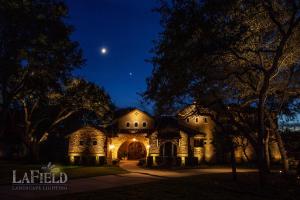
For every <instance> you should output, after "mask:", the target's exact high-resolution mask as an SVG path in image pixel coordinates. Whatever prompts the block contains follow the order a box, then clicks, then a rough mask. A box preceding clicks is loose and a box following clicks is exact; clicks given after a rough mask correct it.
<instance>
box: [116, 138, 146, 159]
mask: <svg viewBox="0 0 300 200" xmlns="http://www.w3.org/2000/svg"><path fill="white" fill-rule="evenodd" d="M146 154H147V151H146V148H145V146H144V145H143V144H142V143H141V142H137V141H136V142H128V141H126V142H124V143H123V144H122V145H121V146H120V148H119V150H118V158H119V159H128V160H138V159H141V158H145V157H146Z"/></svg>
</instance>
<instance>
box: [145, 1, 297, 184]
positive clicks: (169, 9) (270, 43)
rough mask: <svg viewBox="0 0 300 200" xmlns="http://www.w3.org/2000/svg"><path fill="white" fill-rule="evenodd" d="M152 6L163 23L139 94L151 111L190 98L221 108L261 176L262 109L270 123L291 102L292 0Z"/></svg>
mask: <svg viewBox="0 0 300 200" xmlns="http://www.w3.org/2000/svg"><path fill="white" fill-rule="evenodd" d="M158 11H159V12H160V13H161V16H162V26H163V28H164V31H163V32H162V33H161V35H160V38H159V39H158V40H157V42H156V45H155V47H154V49H153V51H154V54H155V56H154V57H153V59H152V62H153V64H154V69H153V74H152V76H151V77H150V78H149V79H148V88H147V91H146V92H145V94H144V95H145V98H146V99H150V100H153V101H154V102H155V103H156V105H157V111H159V112H162V111H166V110H172V108H174V106H175V107H176V106H182V105H183V104H190V103H192V102H195V103H196V105H198V106H199V107H200V108H201V106H205V107H208V108H210V109H211V110H212V111H214V112H215V113H217V115H218V114H219V115H225V117H227V118H229V119H230V123H231V125H232V126H235V127H236V128H238V130H239V131H240V132H242V134H246V135H247V137H248V139H249V140H250V141H251V143H252V144H253V145H254V146H255V150H256V152H257V156H258V164H259V169H260V175H261V176H260V177H261V179H260V180H261V182H263V181H264V176H263V175H264V171H265V169H266V164H265V163H266V160H267V155H266V148H265V147H266V146H267V145H268V144H267V142H266V141H267V140H268V139H267V137H268V134H267V132H268V131H267V128H269V127H270V126H269V125H270V124H271V123H269V122H268V120H271V119H270V118H268V117H266V114H267V113H269V114H270V113H271V114H272V115H273V114H274V113H275V116H273V118H272V120H273V122H275V123H277V121H276V120H277V119H278V116H279V115H280V114H281V113H282V111H283V108H285V109H289V108H290V106H289V105H291V104H293V103H295V102H298V103H299V101H297V100H296V101H295V99H298V98H299V80H300V79H299V58H300V51H299V48H298V47H299V43H300V24H299V23H300V2H299V1H296V0H294V1H293V0H292V1H288V0H278V1H277V0H276V1H260V0H251V1H249V0H247V1H245V0H230V1H227V0H226V1H224V0H209V1H187V0H176V1H171V2H170V1H162V4H161V7H160V8H159V9H158ZM274 102H275V104H277V105H284V106H279V107H277V108H276V109H274V105H275V104H274ZM278 108H279V109H278ZM199 110H201V109H199ZM253 111H255V112H254V113H253ZM271 114H270V115H271ZM273 127H274V126H273ZM277 138H278V137H277ZM278 139H280V138H278ZM282 152H283V151H282ZM282 156H283V157H284V155H282Z"/></svg>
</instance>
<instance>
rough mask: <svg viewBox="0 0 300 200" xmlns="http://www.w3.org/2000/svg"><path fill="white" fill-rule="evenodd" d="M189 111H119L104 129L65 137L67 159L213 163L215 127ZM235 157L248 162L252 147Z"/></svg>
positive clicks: (93, 161) (237, 149)
mask: <svg viewBox="0 0 300 200" xmlns="http://www.w3.org/2000/svg"><path fill="white" fill-rule="evenodd" d="M191 109H193V107H192V106H190V107H187V108H185V109H183V110H180V111H179V112H178V113H177V115H176V116H161V117H159V118H156V119H154V118H153V117H152V116H151V115H149V114H147V113H146V112H144V111H141V110H139V109H129V110H122V111H121V112H119V113H118V114H117V116H116V118H115V120H114V121H113V123H112V125H111V126H110V127H108V128H106V130H100V129H98V128H93V127H84V128H82V129H79V130H78V131H75V132H74V133H72V134H70V135H68V136H67V137H68V138H69V152H68V155H69V160H70V162H71V163H99V162H101V160H103V159H104V158H105V159H107V160H108V161H111V160H114V159H131V160H136V159H141V158H146V157H147V158H151V162H153V164H154V165H156V164H159V163H161V162H164V161H166V160H169V161H170V162H173V163H177V164H178V163H180V164H181V165H184V164H186V162H189V161H188V157H189V158H191V157H192V158H193V162H194V163H195V162H196V163H197V164H200V163H202V162H205V163H213V162H215V160H216V153H217V152H216V148H215V145H214V129H215V124H214V123H213V121H212V120H211V119H210V117H209V116H202V115H196V114H189V113H191V112H190V111H191ZM240 142H242V143H244V140H241V141H240ZM275 150H277V151H278V149H275ZM245 154H247V155H246V156H245ZM277 154H278V152H277ZM277 154H276V155H277ZM235 157H236V160H237V161H238V162H242V161H251V160H252V159H253V158H254V151H253V148H252V147H251V145H250V144H247V146H246V147H245V148H244V149H242V148H236V150H235ZM276 159H277V160H278V159H280V157H278V156H277V157H276Z"/></svg>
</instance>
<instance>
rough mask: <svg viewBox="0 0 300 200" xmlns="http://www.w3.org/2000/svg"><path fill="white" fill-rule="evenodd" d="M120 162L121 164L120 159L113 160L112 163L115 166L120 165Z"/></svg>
mask: <svg viewBox="0 0 300 200" xmlns="http://www.w3.org/2000/svg"><path fill="white" fill-rule="evenodd" d="M119 164H120V160H119V159H114V160H112V165H113V166H119Z"/></svg>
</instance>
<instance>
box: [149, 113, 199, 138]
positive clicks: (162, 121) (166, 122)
mask: <svg viewBox="0 0 300 200" xmlns="http://www.w3.org/2000/svg"><path fill="white" fill-rule="evenodd" d="M155 127H156V129H157V131H158V136H159V137H161V138H176V137H180V131H184V132H186V133H187V134H189V135H195V134H203V135H205V133H201V132H199V131H198V130H195V129H192V128H189V127H187V126H184V125H183V124H181V123H179V120H178V118H176V117H175V116H161V117H159V118H157V120H156V124H155Z"/></svg>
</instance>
